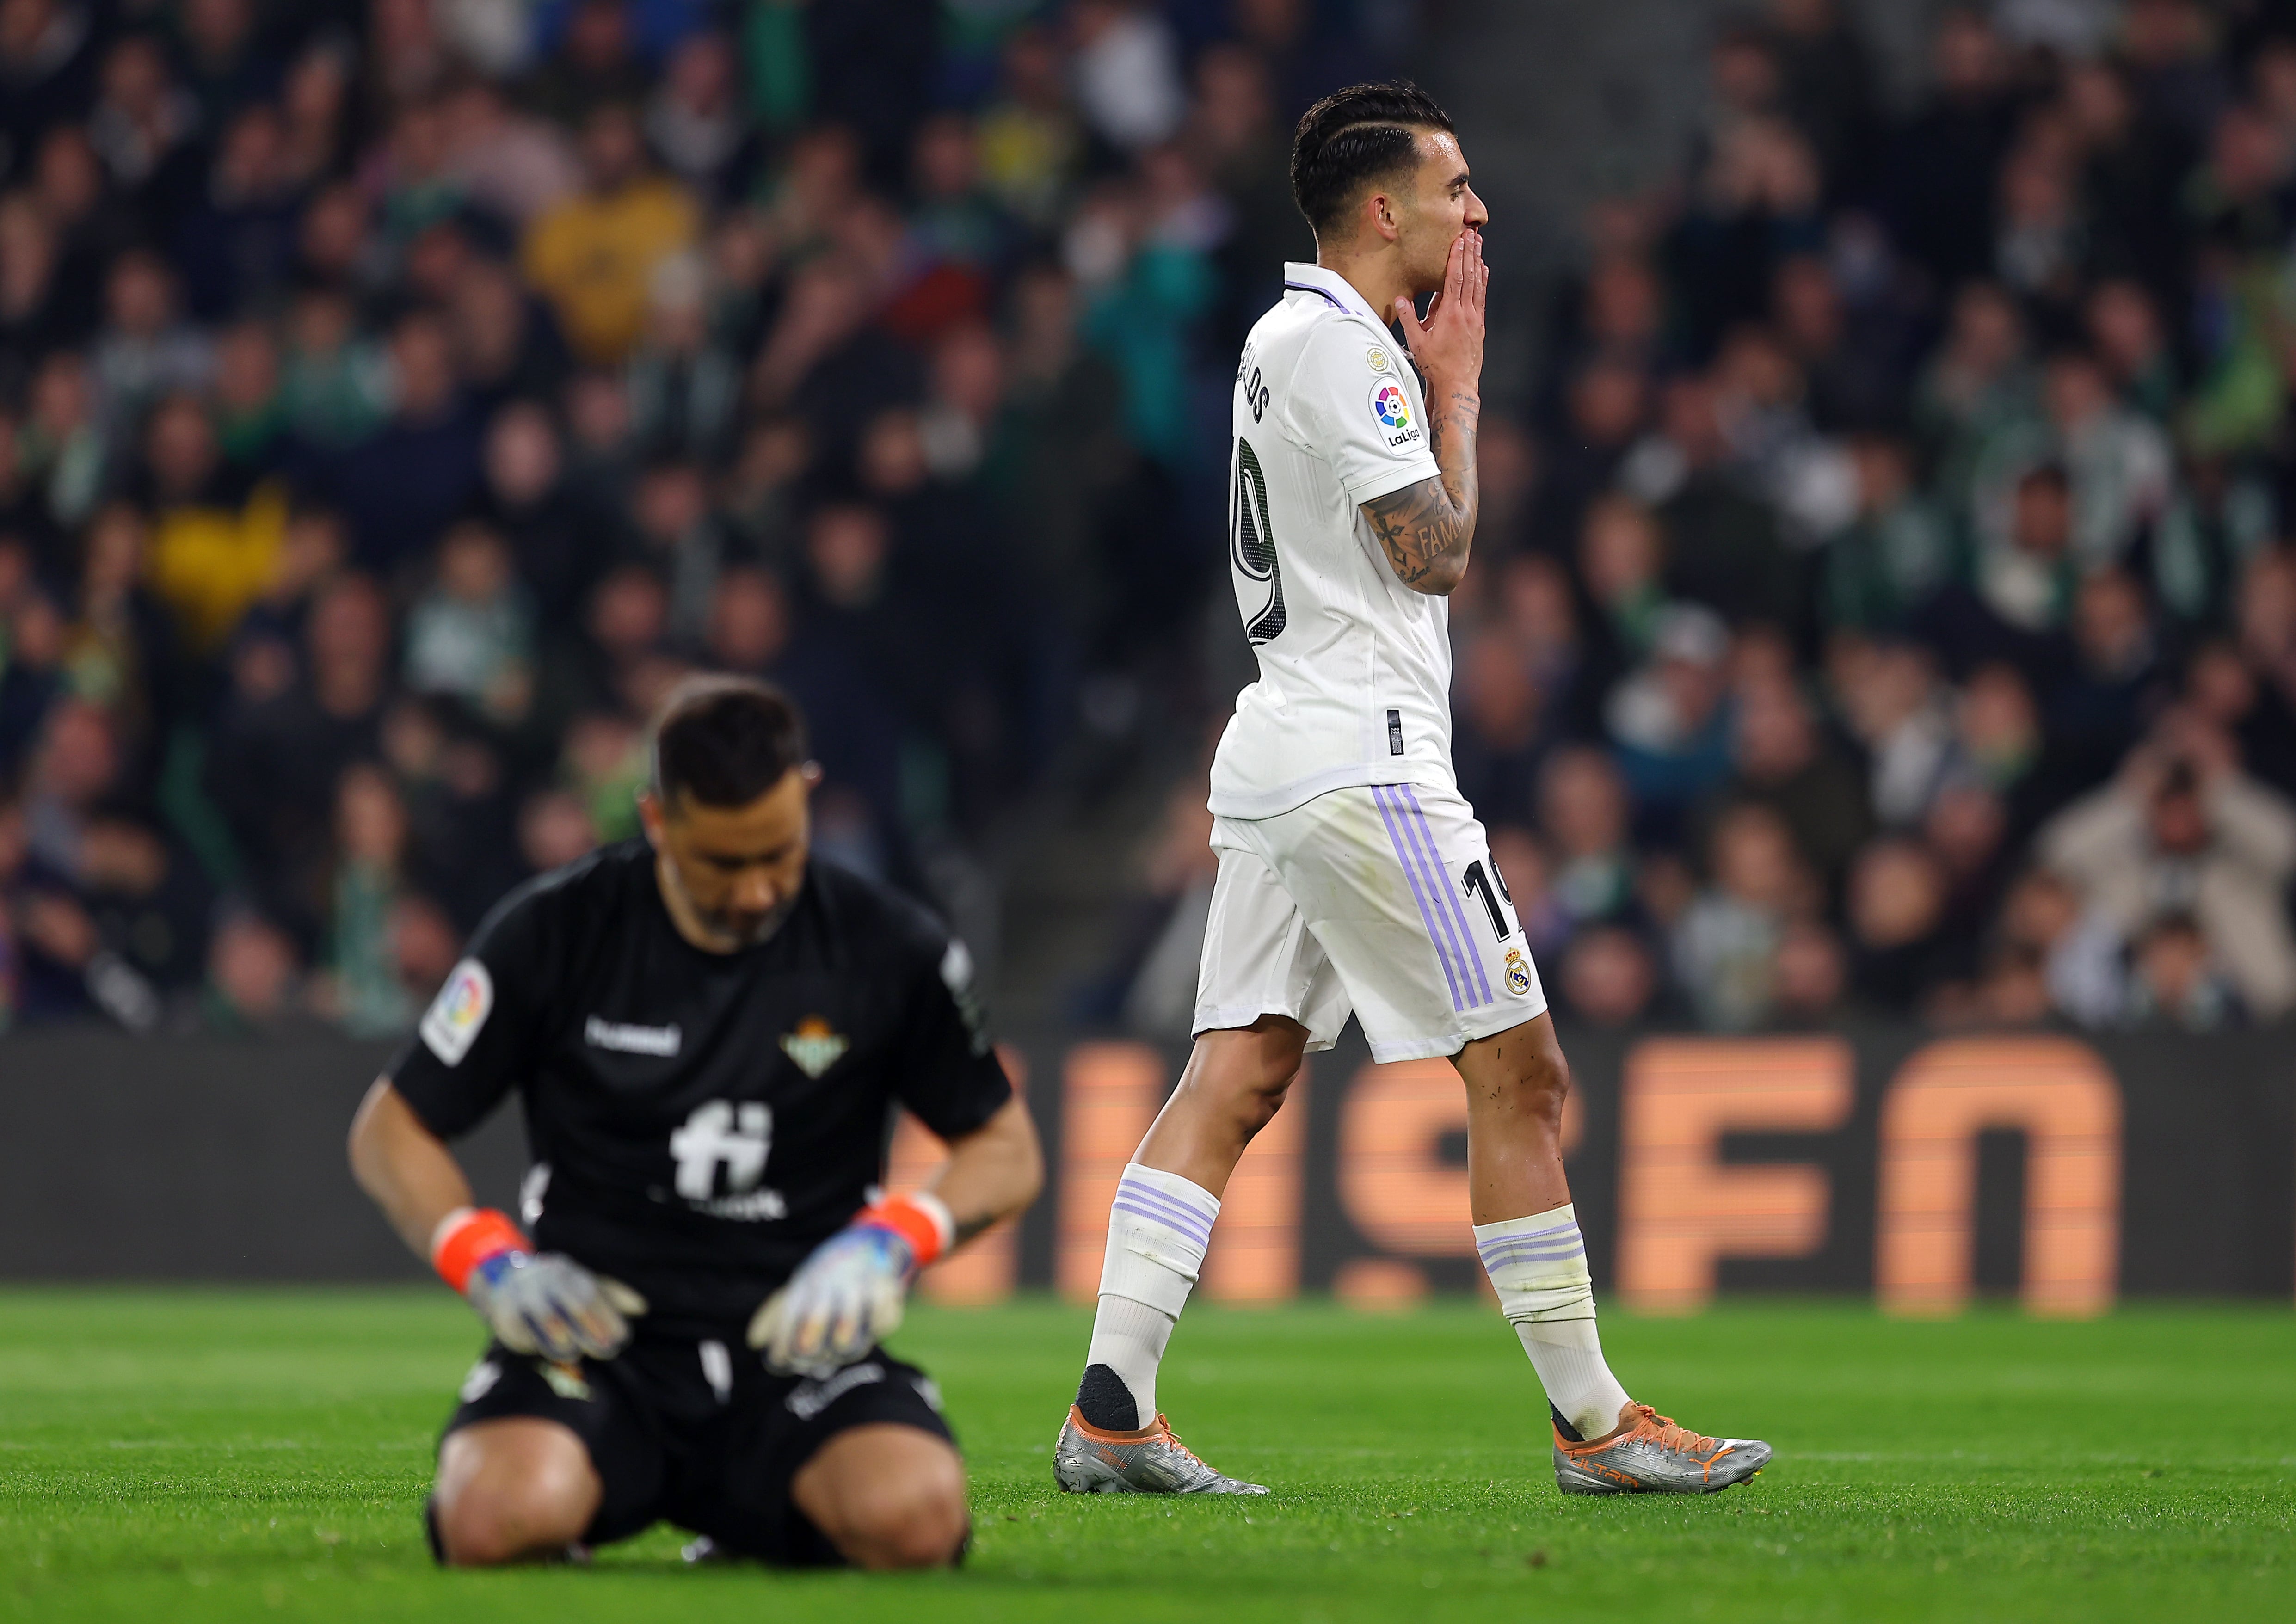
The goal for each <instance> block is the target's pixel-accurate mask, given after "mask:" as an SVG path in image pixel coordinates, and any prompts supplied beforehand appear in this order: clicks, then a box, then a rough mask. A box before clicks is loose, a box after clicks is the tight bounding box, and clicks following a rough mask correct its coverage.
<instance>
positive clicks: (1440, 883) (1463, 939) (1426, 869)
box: [1395, 783, 1491, 1010]
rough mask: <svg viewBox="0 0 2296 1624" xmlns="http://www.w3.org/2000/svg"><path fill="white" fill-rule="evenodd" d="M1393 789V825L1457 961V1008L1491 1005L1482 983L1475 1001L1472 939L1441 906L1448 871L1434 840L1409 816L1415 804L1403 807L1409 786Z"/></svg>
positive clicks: (1447, 895)
mask: <svg viewBox="0 0 2296 1624" xmlns="http://www.w3.org/2000/svg"><path fill="white" fill-rule="evenodd" d="M1395 787H1396V791H1397V793H1396V799H1395V814H1396V822H1397V823H1398V824H1400V825H1401V826H1402V829H1403V839H1404V843H1405V844H1406V845H1407V846H1409V847H1410V848H1411V849H1412V850H1413V851H1414V852H1415V853H1417V854H1418V857H1419V871H1420V874H1421V875H1422V876H1423V878H1424V879H1425V881H1426V882H1427V889H1428V890H1429V891H1430V892H1431V893H1432V894H1433V896H1434V898H1436V901H1435V917H1436V920H1437V922H1438V923H1439V925H1440V926H1441V929H1442V931H1443V933H1444V935H1445V937H1446V938H1447V939H1449V941H1450V944H1451V953H1452V956H1454V957H1455V958H1456V959H1457V960H1458V961H1459V984H1460V986H1461V988H1463V989H1464V993H1465V997H1464V1001H1463V1002H1462V1003H1461V1004H1460V1005H1459V1007H1460V1008H1461V1009H1463V1010H1464V1009H1480V1007H1481V1006H1482V1005H1486V1004H1488V1003H1489V1002H1490V1001H1491V989H1490V986H1489V984H1488V982H1486V983H1485V984H1484V986H1483V988H1482V996H1481V997H1476V991H1475V979H1474V978H1475V972H1476V970H1477V969H1479V968H1480V966H1479V965H1477V964H1475V954H1474V935H1473V933H1472V931H1469V930H1468V929H1467V928H1466V924H1465V922H1464V921H1461V920H1456V919H1455V917H1454V915H1452V914H1451V912H1450V911H1449V909H1448V908H1447V906H1445V905H1446V904H1447V903H1448V902H1449V901H1450V899H1451V875H1450V871H1449V870H1447V869H1446V868H1445V867H1444V866H1443V858H1442V855H1441V854H1440V853H1439V852H1438V851H1437V850H1436V849H1435V837H1434V836H1433V835H1432V834H1431V833H1428V832H1427V827H1426V822H1427V820H1426V819H1425V818H1423V817H1422V818H1419V819H1417V820H1414V818H1413V816H1412V812H1413V810H1414V809H1415V808H1416V805H1417V802H1416V800H1414V801H1413V805H1412V807H1406V806H1405V805H1404V800H1405V798H1406V797H1408V796H1410V794H1411V786H1410V785H1409V784H1407V783H1404V784H1398V785H1396V786H1395Z"/></svg>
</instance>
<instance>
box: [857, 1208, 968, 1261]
mask: <svg viewBox="0 0 2296 1624" xmlns="http://www.w3.org/2000/svg"><path fill="white" fill-rule="evenodd" d="M854 1222H856V1223H858V1224H874V1225H875V1226H877V1227H878V1228H880V1229H890V1230H891V1231H892V1232H893V1233H894V1234H897V1235H898V1236H900V1237H901V1239H903V1240H904V1241H906V1242H907V1243H909V1250H910V1251H912V1252H914V1254H915V1255H916V1260H917V1261H916V1267H919V1268H922V1267H925V1266H926V1265H927V1264H929V1263H931V1262H932V1261H933V1260H934V1259H937V1258H939V1257H940V1255H941V1254H942V1253H944V1252H946V1251H948V1249H949V1247H950V1246H951V1245H952V1244H953V1243H955V1240H956V1220H955V1218H951V1217H950V1216H949V1210H948V1208H947V1204H946V1203H944V1202H942V1201H941V1199H940V1197H939V1196H938V1195H931V1194H927V1193H923V1192H922V1191H921V1192H919V1193H917V1194H914V1195H888V1196H886V1197H885V1198H884V1199H883V1200H882V1201H881V1202H877V1204H876V1205H874V1206H873V1207H865V1208H864V1209H863V1210H862V1212H861V1216H860V1217H859V1218H856V1219H855V1220H854Z"/></svg>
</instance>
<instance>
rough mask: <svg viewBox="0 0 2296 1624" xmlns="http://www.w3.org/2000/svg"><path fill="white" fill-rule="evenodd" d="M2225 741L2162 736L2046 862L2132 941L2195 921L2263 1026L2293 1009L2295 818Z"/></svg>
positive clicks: (2077, 814)
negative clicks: (2159, 925)
mask: <svg viewBox="0 0 2296 1624" xmlns="http://www.w3.org/2000/svg"><path fill="white" fill-rule="evenodd" d="M2230 755H2231V752H2230V751H2229V750H2228V749H2226V747H2225V745H2224V743H2223V742H2222V740H2221V738H2220V737H2218V736H2216V735H2211V734H2208V733H2207V732H2206V731H2205V730H2194V732H2193V733H2192V734H2190V735H2189V736H2188V737H2187V738H2185V739H2184V740H2182V741H2178V740H2176V739H2174V738H2173V737H2171V736H2161V735H2156V739H2155V740H2154V742H2150V743H2148V744H2146V745H2144V746H2143V747H2140V748H2139V749H2138V750H2134V751H2132V752H2131V754H2130V756H2129V759H2128V763H2127V764H2126V766H2125V767H2123V769H2122V771H2121V774H2120V777H2119V778H2118V779H2116V780H2115V781H2114V782H2113V783H2112V784H2109V785H2108V786H2106V787H2105V788H2103V789H2102V790H2098V791H2095V792H2094V793H2093V794H2091V795H2088V796H2087V797H2085V798H2083V799H2082V800H2079V801H2076V802H2075V803H2074V804H2073V805H2071V807H2068V808H2066V809H2065V810H2064V811H2063V812H2062V813H2061V814H2059V815H2058V816H2057V817H2056V818H2055V819H2054V821H2052V822H2051V823H2050V824H2048V825H2047V826H2046V828H2044V829H2043V830H2042V831H2041V833H2040V840H2039V849H2040V851H2041V854H2042V857H2043V860H2044V861H2046V863H2048V864H2049V865H2050V866H2051V867H2053V868H2054V869H2055V870H2057V871H2058V872H2059V873H2060V874H2063V875H2064V876H2065V877H2066V878H2067V879H2069V880H2070V881H2071V882H2072V883H2073V884H2074V885H2075V886H2076V887H2077V888H2079V890H2080V892H2081V894H2082V897H2083V898H2084V900H2085V901H2086V902H2087V904H2088V905H2089V906H2094V907H2095V908H2096V909H2097V910H2098V911H2099V912H2100V913H2102V914H2103V915H2104V916H2105V917H2107V918H2109V919H2111V920H2112V922H2113V923H2115V924H2116V925H2118V927H2119V928H2120V931H2121V933H2122V934H2123V936H2124V937H2126V938H2128V939H2135V938H2136V936H2137V935H2138V934H2139V932H2140V931H2142V930H2143V929H2144V924H2145V923H2146V922H2147V921H2148V920H2150V919H2152V918H2153V917H2154V916H2155V915H2159V914H2161V913H2164V912H2172V911H2173V912H2181V913H2186V914H2189V915H2191V916H2192V918H2193V919H2194V921H2196V922H2197V923H2198V925H2199V928H2200V931H2201V932H2202V936H2203V938H2204V939H2205V941H2206V944H2207V947H2208V950H2209V953H2210V956H2212V957H2213V959H2214V960H2215V962H2216V963H2218V964H2220V965H2222V966H2223V969H2224V972H2225V974H2226V976H2227V977H2228V978H2230V980H2231V982H2232V984H2233V986H2234V987H2235V988H2237V989H2238V991H2239V993H2240V996H2241V999H2242V1001H2243V1003H2244V1004H2245V1005H2247V1006H2248V1008H2249V1009H2250V1010H2251V1011H2252V1012H2254V1013H2256V1014H2257V1015H2258V1017H2259V1018H2260V1019H2265V1020H2270V1019H2272V1018H2274V1017H2276V1016H2277V1015H2279V1014H2281V1013H2284V1012H2285V1011H2286V1010H2287V1009H2288V1008H2289V1007H2290V1006H2291V1005H2296V936H2292V933H2291V931H2290V929H2289V920H2288V910H2287V905H2286V903H2285V901H2284V895H2285V891H2286V888H2287V885H2288V882H2289V880H2290V878H2291V877H2292V876H2296V810H2292V809H2291V808H2290V807H2289V804H2288V802H2287V801H2286V800H2284V798H2282V797H2281V796H2279V795H2277V794H2276V793H2275V792H2274V791H2271V790H2268V789H2267V788H2265V787H2264V786H2263V785H2262V784H2259V783H2257V782H2256V781H2255V780H2254V779H2252V778H2250V777H2248V776H2247V775H2245V774H2243V773H2242V772H2241V771H2240V769H2239V768H2238V767H2236V766H2235V765H2234V764H2233V762H2232V760H2231V759H2230Z"/></svg>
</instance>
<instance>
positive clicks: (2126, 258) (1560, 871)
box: [1122, 0, 2296, 1030]
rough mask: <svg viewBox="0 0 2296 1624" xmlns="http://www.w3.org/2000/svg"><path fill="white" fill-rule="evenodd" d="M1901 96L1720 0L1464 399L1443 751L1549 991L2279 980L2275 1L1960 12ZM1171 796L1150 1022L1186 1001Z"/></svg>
mask: <svg viewBox="0 0 2296 1624" xmlns="http://www.w3.org/2000/svg"><path fill="white" fill-rule="evenodd" d="M1889 105H1890V104H1889V103H1888V101H1887V99H1886V98H1885V97H1884V94H1883V92H1882V84H1881V76H1880V74H1879V72H1878V64H1877V62H1876V60H1875V58H1874V54H1873V53H1872V52H1871V51H1870V50H1869V48H1868V46H1867V45H1866V42H1865V41H1864V40H1863V39H1862V38H1861V37H1860V35H1859V33H1858V31H1857V28H1856V27H1855V26H1854V21H1853V20H1852V18H1851V16H1850V15H1849V12H1847V10H1846V8H1845V7H1844V6H1843V5H1841V4H1839V0H1767V4H1762V5H1760V6H1759V9H1758V10H1754V11H1752V12H1751V14H1749V15H1748V16H1746V17H1745V18H1744V19H1743V20H1742V21H1739V22H1737V23H1735V24H1734V25H1732V26H1729V27H1727V28H1726V29H1722V30H1721V31H1720V32H1719V33H1718V36H1717V37H1716V38H1715V39H1714V41H1713V44H1712V46H1711V51H1710V81H1709V98H1708V107H1707V111H1706V114H1705V116H1704V119H1703V121H1702V126H1701V128H1700V131H1699V134H1698V136H1697V138H1696V140H1695V143H1694V144H1693V150H1691V151H1690V152H1688V153H1686V154H1685V161H1684V163H1683V165H1682V167H1681V168H1680V170H1679V172H1678V174H1677V176H1675V177H1674V178H1673V179H1672V180H1671V181H1670V182H1669V184H1668V185H1665V186H1663V187H1661V188H1659V189H1658V190H1656V191H1654V192H1652V193H1648V194H1644V195H1639V196H1632V197H1623V198H1618V199H1614V200H1612V201H1609V202H1606V203H1604V204H1603V205H1602V206H1601V207H1599V208H1598V209H1596V210H1595V213H1594V217H1593V218H1592V219H1591V220H1590V221H1589V223H1588V226H1587V237H1588V240H1589V248H1590V251H1589V255H1588V257H1587V262H1586V265H1585V268H1584V270H1583V274H1581V275H1576V276H1574V277H1572V278H1571V279H1570V281H1569V282H1568V283H1567V284H1565V285H1564V286H1562V288H1561V289H1560V291H1559V292H1558V295H1557V297H1556V298H1555V299H1554V301H1553V305H1552V309H1551V319H1550V320H1549V322H1548V324H1547V328H1546V334H1545V342H1544V343H1543V344H1542V346H1541V347H1540V348H1541V350H1542V353H1543V355H1544V357H1545V361H1544V364H1543V365H1541V366H1540V367H1539V369H1538V375H1536V376H1535V377H1532V378H1530V379H1529V380H1509V379H1505V378H1497V379H1488V378H1487V380H1486V389H1487V391H1488V392H1496V393H1499V394H1500V395H1501V396H1502V398H1504V397H1505V392H1506V391H1508V390H1510V389H1511V388H1513V387H1518V386H1519V387H1520V389H1521V400H1522V401H1523V402H1524V406H1523V409H1522V411H1521V414H1520V415H1519V416H1518V417H1517V418H1516V419H1515V420H1514V421H1513V422H1503V421H1497V420H1496V419H1494V418H1492V417H1490V416H1487V417H1486V419H1485V422H1484V428H1483V439H1482V443H1481V462H1482V476H1483V478H1482V488H1483V502H1484V508H1483V515H1482V521H1481V526H1480V530H1479V532H1478V535H1477V538H1476V554H1475V563H1474V566H1473V568H1472V570H1471V571H1470V573H1469V576H1468V580H1467V584H1466V586H1464V588H1463V589H1462V590H1461V592H1460V593H1459V594H1458V595H1457V596H1456V597H1455V599H1454V600H1453V603H1454V606H1455V610H1456V618H1455V630H1456V639H1457V647H1456V652H1457V667H1456V689H1455V710H1456V723H1457V741H1456V754H1457V760H1458V766H1459V771H1460V777H1461V781H1462V787H1463V789H1464V791H1465V792H1466V794H1467V796H1468V797H1469V799H1470V800H1472V802H1473V803H1474V805H1475V807H1476V808H1477V809H1478V811H1479V812H1480V815H1481V816H1482V818H1483V820H1484V822H1485V823H1486V824H1487V825H1488V827H1489V828H1490V830H1491V836H1492V844H1493V849H1494V856H1495V857H1496V858H1497V865H1498V866H1499V868H1500V869H1501V870H1502V872H1503V873H1504V874H1505V876H1506V878H1507V880H1508V882H1509V885H1510V887H1511V889H1512V891H1513V900H1514V904H1515V907H1516V909H1517V911H1518V912H1519V914H1520V915H1521V919H1522V923H1523V924H1524V926H1525V927H1526V929H1527V931H1528V932H1529V937H1530V940H1531V944H1532V946H1533V947H1534V948H1535V949H1536V950H1537V952H1538V957H1539V963H1540V965H1541V971H1542V975H1543V977H1544V980H1545V982H1546V988H1547V990H1548V993H1549V995H1550V997H1552V998H1553V999H1554V1002H1555V1004H1556V1005H1557V1006H1558V1008H1559V1009H1560V1010H1562V1012H1565V1013H1568V1014H1570V1015H1571V1016H1575V1017H1577V1018H1579V1019H1580V1020H1582V1021H1590V1022H1595V1023H1599V1024H1605V1025H1623V1024H1627V1023H1629V1022H1637V1023H1639V1022H1650V1023H1660V1024H1666V1023H1677V1024H1681V1025H1684V1026H1695V1027H1702V1028H1705V1029H1720V1030H1743V1029H1751V1028H1757V1027H1794V1026H1803V1025H1811V1024H1824V1023H1830V1022H1834V1021H1841V1020H1843V1019H1846V1018H1853V1017H1860V1016H1866V1017H1882V1018H1898V1019H1905V1018H1914V1019H1918V1020H1923V1021H1934V1022H1940V1023H1947V1024H1956V1023H2010V1024H2015V1023H2030V1022H2038V1021H2069V1022H2074V1023H2078V1024H2079V1025H2082V1026H2085V1027H2089V1028H2095V1029H2112V1028H2124V1027H2163V1028H2169V1029H2194V1030H2197V1029H2213V1028H2218V1027H2223V1026H2226V1025H2230V1024H2235V1023H2240V1022H2264V1021H2273V1020H2276V1019H2278V1018H2280V1017H2282V1016H2284V1015H2285V1014H2286V1013H2288V1012H2289V1011H2290V1009H2291V1008H2292V1006H2296V937H2292V932H2291V924H2290V921H2291V914H2290V883H2291V881H2292V879H2296V800H2292V796H2296V550H2292V548H2291V547H2290V545H2288V544H2287V542H2286V541H2285V540H2284V537H2286V536H2287V535H2288V534H2289V533H2290V530H2291V524H2292V518H2296V434H2292V423H2291V421H2290V415H2289V397H2290V390H2291V386H2292V382H2296V6H2290V5H2287V4H2274V3H2270V0H2225V3H2223V4H2202V0H2126V3H2125V4H2124V3H2114V0H2000V3H1999V4H1996V5H1992V6H1962V7H1954V8H1950V9H1946V10H1943V11H1942V12H1941V14H1940V15H1939V19H1938V21H1937V22H1936V25H1935V28H1934V31H1933V34H1932V35H1931V39H1930V42H1929V62H1928V63H1927V71H1926V75H1925V78H1924V87H1923V90H1922V91H1921V93H1920V95H1919V99H1918V101H1917V102H1916V103H1915V104H1913V105H1912V106H1910V107H1909V108H1907V110H1906V111H1903V112H1902V113H1898V114H1892V113H1891V112H1890V111H1888V108H1889ZM1468 151H1469V152H1470V155H1471V156H1472V152H1473V151H1474V144H1473V141H1472V131H1470V132H1469V140H1468ZM1504 226H1505V222H1503V221H1501V222H1497V227H1498V229H1497V232H1496V233H1495V235H1496V236H1497V237H1500V238H1502V239H1503V237H1504ZM1494 257H1495V258H1497V257H1498V250H1494ZM1494 307H1495V309H1496V308H1497V300H1495V301H1494ZM1201 824H1202V814H1201V811H1199V810H1198V809H1196V808H1195V807H1194V806H1193V804H1191V803H1190V801H1189V800H1188V798H1186V797H1185V796H1184V797H1182V798H1180V800H1178V801H1177V802H1176V805H1175V807H1174V808H1173V810H1172V812H1171V814H1170V816H1169V819H1168V825H1169V843H1168V844H1167V846H1166V847H1165V848H1164V849H1162V851H1161V852H1160V857H1159V861H1158V865H1157V869H1156V874H1155V884H1156V887H1157V889H1158V890H1160V893H1161V895H1162V896H1163V897H1164V898H1166V899H1167V904H1168V911H1167V912H1164V913H1160V914H1158V915H1154V916H1153V919H1152V929H1150V930H1147V931H1143V932H1142V933H1141V934H1140V936H1139V938H1138V939H1137V943H1136V948H1137V958H1136V963H1137V965H1138V970H1137V973H1136V975H1135V976H1134V977H1133V978H1132V979H1131V980H1130V981H1129V982H1128V983H1127V986H1126V991H1125V993H1124V994H1123V995H1122V996H1123V997H1124V998H1126V999H1128V1003H1127V1004H1125V1005H1123V1007H1124V1008H1125V1009H1126V1010H1127V1011H1128V1014H1129V1017H1130V1019H1131V1020H1132V1021H1134V1022H1135V1024H1136V1025H1139V1026H1141V1027H1143V1028H1144V1029H1165V1030H1169V1029H1172V1028H1173V1027H1174V1026H1175V1024H1177V1025H1185V1019H1186V1017H1185V1007H1186V1000H1187V995H1188V993H1189V991H1191V990H1192V983H1191V981H1190V980H1189V978H1188V977H1187V976H1186V974H1185V966H1186V965H1187V964H1189V963H1190V961H1189V957H1188V954H1187V952H1186V951H1185V947H1184V945H1183V944H1184V942H1185V940H1186V939H1190V938H1191V936H1192V933H1193V932H1200V931H1201V907H1202V905H1203V900H1204V898H1206V896H1207V895H1208V889H1207V888H1208V885H1209V876H1210V868H1209V865H1208V863H1207V861H1206V860H1205V859H1204V858H1203V857H1201V836H1202V833H1203V830H1202V827H1201ZM1157 931H1160V932H1161V934H1160V936H1159V935H1158V934H1156V932H1157Z"/></svg>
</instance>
